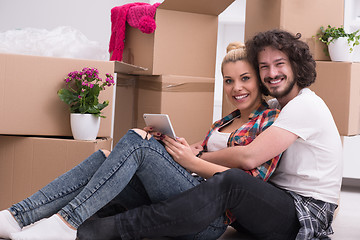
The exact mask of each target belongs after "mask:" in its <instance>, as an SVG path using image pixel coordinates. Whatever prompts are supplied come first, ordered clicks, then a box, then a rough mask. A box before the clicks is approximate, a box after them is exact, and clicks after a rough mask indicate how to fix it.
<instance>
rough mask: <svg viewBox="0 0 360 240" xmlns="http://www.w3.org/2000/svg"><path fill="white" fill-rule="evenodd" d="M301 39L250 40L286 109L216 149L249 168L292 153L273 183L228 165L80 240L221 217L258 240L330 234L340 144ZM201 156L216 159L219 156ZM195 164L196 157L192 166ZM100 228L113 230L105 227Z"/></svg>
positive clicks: (179, 229)
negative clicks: (250, 134) (253, 132)
mask: <svg viewBox="0 0 360 240" xmlns="http://www.w3.org/2000/svg"><path fill="white" fill-rule="evenodd" d="M299 38H300V36H294V35H292V34H290V33H288V32H286V31H281V30H273V31H268V32H263V33H259V34H258V35H256V36H255V37H254V38H253V39H252V40H250V41H248V42H247V44H246V47H247V51H248V56H249V57H250V58H249V60H250V61H251V62H252V64H253V65H254V66H255V67H256V69H257V70H258V75H259V77H260V78H261V81H262V84H263V87H265V88H266V89H267V90H268V92H269V94H270V95H271V96H273V97H275V98H276V99H274V100H273V101H271V104H272V105H278V106H279V108H281V113H280V115H279V118H278V119H277V120H276V121H275V123H274V124H273V125H272V126H271V127H269V128H268V129H267V130H265V131H264V132H263V133H261V134H260V135H259V136H258V137H257V138H256V139H255V140H254V141H253V142H251V143H250V144H249V145H246V146H236V147H232V148H227V149H223V150H220V151H218V153H217V154H221V155H222V156H227V155H228V156H229V161H231V160H232V159H231V157H232V156H233V155H234V152H235V153H236V155H237V156H241V157H242V158H241V159H242V166H241V168H242V169H244V170H246V169H250V168H252V167H253V166H254V165H255V166H258V165H260V164H261V163H263V162H264V161H265V160H266V159H270V158H271V157H272V156H275V155H277V154H279V153H281V152H283V151H285V150H286V151H285V152H284V154H283V156H282V158H281V161H280V164H279V166H278V168H277V170H276V171H275V173H274V174H273V176H272V177H271V179H270V182H263V181H259V180H258V179H256V178H253V177H251V176H250V175H248V174H246V173H245V172H244V171H243V170H240V169H230V170H227V171H225V172H222V173H217V174H215V175H214V176H213V177H212V178H210V179H209V180H208V181H206V182H204V183H202V184H200V185H198V186H196V187H195V188H193V189H191V190H189V191H187V192H185V193H182V194H180V195H178V196H176V197H175V198H173V199H170V200H167V201H164V202H161V203H159V204H153V205H150V206H144V207H139V208H136V209H133V210H129V211H127V212H124V213H121V214H118V215H116V216H112V217H107V218H102V219H97V220H94V221H87V222H85V223H84V224H83V225H82V226H80V228H79V229H78V237H79V238H80V240H81V239H85V238H83V237H84V236H86V239H140V238H143V237H157V236H184V235H187V234H194V233H197V232H200V231H202V230H203V229H205V228H206V227H207V226H208V225H209V224H210V223H212V222H214V221H220V220H222V219H228V220H230V221H231V222H232V224H233V226H234V227H235V228H237V229H242V230H246V231H248V232H250V233H251V234H253V235H254V236H255V237H257V238H258V239H276V240H281V239H284V240H289V239H299V240H300V239H329V238H328V237H327V236H328V235H329V234H332V233H333V231H332V228H331V223H332V219H333V214H334V211H335V209H336V207H337V205H336V204H337V201H338V197H339V193H340V186H341V169H342V168H341V142H340V137H339V134H338V131H337V128H336V125H335V123H334V120H333V118H332V116H331V113H330V111H329V109H328V108H327V106H326V105H325V103H324V102H323V101H322V100H321V99H320V98H319V97H318V96H317V95H316V94H315V93H314V92H312V91H311V90H310V89H308V88H307V87H308V86H310V85H311V84H312V83H313V82H314V81H315V78H316V71H315V61H314V60H313V58H312V56H311V54H310V52H309V48H308V46H307V45H306V44H305V43H304V42H302V41H300V39H299ZM165 140H166V141H172V140H171V139H168V138H166V139H165ZM201 158H202V159H206V160H207V161H209V162H214V163H216V162H217V156H216V154H207V153H204V154H202V155H201ZM191 161H192V162H191ZM196 161H198V158H196V157H195V156H194V157H193V158H192V159H191V160H190V162H189V163H188V164H191V163H193V164H196ZM229 212H230V213H231V214H230V216H229V214H226V216H227V217H224V216H225V213H229ZM102 226H106V228H107V229H109V228H110V229H112V231H109V230H107V232H106V233H104V232H101V229H102ZM85 234H86V235H85Z"/></svg>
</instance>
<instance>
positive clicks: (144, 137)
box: [132, 128, 151, 140]
mask: <svg viewBox="0 0 360 240" xmlns="http://www.w3.org/2000/svg"><path fill="white" fill-rule="evenodd" d="M132 130H133V131H134V132H136V133H137V134H139V135H140V136H141V137H142V138H143V139H147V140H149V139H150V137H151V135H150V134H149V133H148V132H146V131H144V130H142V129H139V128H133V129H132Z"/></svg>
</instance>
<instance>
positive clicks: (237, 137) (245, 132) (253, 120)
mask: <svg viewBox="0 0 360 240" xmlns="http://www.w3.org/2000/svg"><path fill="white" fill-rule="evenodd" d="M279 113H280V110H278V109H269V105H268V104H267V103H266V102H265V101H262V103H261V104H260V105H259V107H258V108H257V110H255V111H254V112H252V113H251V114H250V116H249V121H248V122H247V123H246V124H244V125H243V126H241V127H240V128H239V129H237V130H236V131H234V132H232V133H231V134H230V137H229V139H228V142H227V146H228V147H233V146H244V145H248V144H249V143H251V142H252V141H253V140H254V139H255V137H257V136H258V135H259V134H260V133H261V132H263V131H264V130H265V129H267V128H268V127H270V126H271V124H273V123H274V121H275V119H276V118H277V117H278V116H279ZM240 114H241V113H240V111H239V110H235V111H234V112H232V113H230V114H229V115H227V116H226V117H224V118H223V119H221V120H219V121H216V122H215V123H214V124H213V125H212V127H211V129H210V131H209V132H208V135H207V136H206V137H205V140H204V142H203V143H202V146H203V148H204V150H205V151H206V150H207V142H208V140H209V138H210V136H211V134H212V133H213V131H214V130H217V129H219V128H221V127H222V126H224V125H225V124H227V123H228V122H229V121H231V120H232V119H234V118H236V117H239V116H240ZM280 155H281V154H280ZM280 155H278V156H276V157H274V158H272V159H270V160H268V161H267V162H265V163H263V164H261V165H260V166H258V167H256V168H254V169H251V170H247V171H246V172H248V173H249V174H250V175H252V176H254V177H257V178H260V179H262V180H264V181H267V180H268V179H269V177H270V176H271V175H272V174H273V172H274V170H275V168H276V166H277V164H278V162H279V159H280Z"/></svg>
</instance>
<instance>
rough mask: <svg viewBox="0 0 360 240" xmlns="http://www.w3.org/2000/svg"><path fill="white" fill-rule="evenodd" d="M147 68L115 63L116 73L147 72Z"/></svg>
mask: <svg viewBox="0 0 360 240" xmlns="http://www.w3.org/2000/svg"><path fill="white" fill-rule="evenodd" d="M146 70H147V68H143V67H139V66H135V65H132V64H129V63H125V62H120V61H115V70H114V72H116V73H133V72H134V71H146Z"/></svg>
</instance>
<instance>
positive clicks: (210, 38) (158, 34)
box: [123, 0, 234, 78]
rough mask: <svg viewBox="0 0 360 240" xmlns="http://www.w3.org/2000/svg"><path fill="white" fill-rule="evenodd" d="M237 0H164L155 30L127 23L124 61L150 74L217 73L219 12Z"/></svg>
mask: <svg viewBox="0 0 360 240" xmlns="http://www.w3.org/2000/svg"><path fill="white" fill-rule="evenodd" d="M233 1H234V0H221V1H218V0H196V1H194V0H165V1H164V2H163V3H162V4H161V5H160V6H159V7H158V8H157V12H156V16H155V22H156V25H157V27H156V30H155V32H154V33H152V34H144V33H142V32H141V31H140V30H139V29H137V28H132V27H130V26H129V25H127V26H126V33H125V48H124V54H123V61H124V62H127V63H130V64H134V65H137V66H143V67H145V68H147V69H148V70H147V71H142V72H140V73H139V74H142V75H144V74H147V75H181V76H197V77H210V78H213V77H214V76H215V62H216V46H217V27H218V15H219V14H220V13H221V12H223V11H224V10H225V9H226V8H227V7H228V6H229V5H230V4H231V3H232V2H233ZM135 73H137V72H135Z"/></svg>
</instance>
